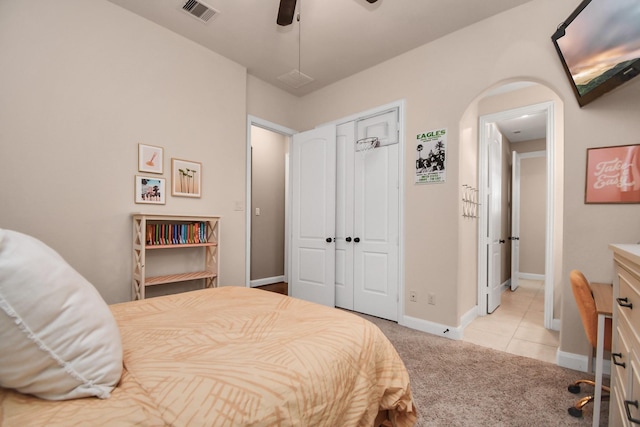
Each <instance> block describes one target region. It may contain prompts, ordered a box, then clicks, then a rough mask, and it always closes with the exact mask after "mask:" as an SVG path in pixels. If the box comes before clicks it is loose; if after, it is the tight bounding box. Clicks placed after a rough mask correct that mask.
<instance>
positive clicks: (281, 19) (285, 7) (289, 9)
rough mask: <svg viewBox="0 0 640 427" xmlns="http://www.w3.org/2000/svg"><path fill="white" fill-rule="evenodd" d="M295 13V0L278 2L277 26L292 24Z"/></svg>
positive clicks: (370, 0) (370, 1)
mask: <svg viewBox="0 0 640 427" xmlns="http://www.w3.org/2000/svg"><path fill="white" fill-rule="evenodd" d="M367 1H368V2H369V3H375V2H377V1H378V0H367ZM295 12H296V0H280V8H279V9H278V19H277V20H276V22H277V23H278V25H282V26H283V27H284V26H287V25H291V23H292V22H293V15H295Z"/></svg>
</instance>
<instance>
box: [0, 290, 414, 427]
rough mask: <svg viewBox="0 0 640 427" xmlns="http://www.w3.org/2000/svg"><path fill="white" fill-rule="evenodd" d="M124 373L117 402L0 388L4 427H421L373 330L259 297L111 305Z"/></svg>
mask: <svg viewBox="0 0 640 427" xmlns="http://www.w3.org/2000/svg"><path fill="white" fill-rule="evenodd" d="M112 311H113V314H114V316H115V318H116V320H117V321H118V325H119V327H120V330H121V333H122V340H123V347H124V367H125V371H124V374H123V376H122V380H121V382H120V384H119V385H118V387H117V388H116V389H115V390H114V391H113V393H112V397H111V398H109V399H106V400H100V399H95V398H87V399H79V400H72V401H65V402H50V401H45V400H41V399H37V398H34V397H31V396H25V395H21V394H19V393H15V392H12V391H9V390H2V389H0V425H1V426H3V427H9V426H45V425H46V426H65V427H66V426H107V425H109V426H119V425H121V426H130V425H138V426H169V425H171V426H196V427H199V426H230V427H231V426H296V427H298V426H300V427H303V426H309V427H319V426H331V427H347V426H368V427H369V426H372V425H373V424H374V420H375V419H376V417H377V416H378V413H379V412H380V411H384V410H388V418H389V421H387V425H394V426H400V427H403V426H412V425H414V423H415V420H416V413H415V408H414V407H413V404H412V400H411V391H410V388H409V377H408V374H407V372H406V370H405V367H404V365H403V363H402V361H401V360H400V358H399V357H398V355H397V353H396V351H395V349H394V348H393V346H392V345H391V344H390V343H389V341H388V340H387V339H386V337H385V336H384V335H383V334H382V333H381V332H380V330H379V329H378V328H377V327H376V326H375V325H373V324H371V323H370V322H368V321H366V320H364V319H362V318H360V317H358V316H356V315H353V314H350V313H347V312H344V311H341V310H337V309H330V308H327V307H323V306H319V305H315V304H311V303H308V302H305V301H301V300H297V299H294V298H289V297H284V296H282V295H279V294H275V293H271V292H265V291H261V290H255V289H247V288H240V287H222V288H217V289H206V290H202V291H194V292H188V293H183V294H178V295H172V296H168V297H160V298H153V299H147V300H144V301H135V302H130V303H123V304H116V305H113V306H112Z"/></svg>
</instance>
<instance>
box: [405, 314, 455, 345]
mask: <svg viewBox="0 0 640 427" xmlns="http://www.w3.org/2000/svg"><path fill="white" fill-rule="evenodd" d="M399 323H400V325H402V326H406V327H407V328H411V329H415V330H418V331H422V332H427V333H429V334H432V335H438V336H441V337H444V338H449V339H452V340H461V339H462V328H461V327H454V326H448V325H442V324H440V323H435V322H429V321H428V320H423V319H417V318H415V317H411V316H403V317H402V319H401V322H399Z"/></svg>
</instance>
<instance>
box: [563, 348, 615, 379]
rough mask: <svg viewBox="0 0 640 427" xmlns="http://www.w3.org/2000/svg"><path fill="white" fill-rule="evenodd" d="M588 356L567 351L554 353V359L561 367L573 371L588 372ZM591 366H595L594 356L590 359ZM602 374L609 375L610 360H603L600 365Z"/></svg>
mask: <svg viewBox="0 0 640 427" xmlns="http://www.w3.org/2000/svg"><path fill="white" fill-rule="evenodd" d="M588 357H589V356H585V355H583V354H575V353H567V352H566V351H560V350H558V352H557V353H556V361H557V364H558V366H561V367H563V368H569V369H573V370H574V371H580V372H586V373H591V374H592V373H593V372H588V371H589V368H588ZM592 366H595V358H593V360H592ZM602 374H603V375H611V361H610V360H604V364H603V366H602Z"/></svg>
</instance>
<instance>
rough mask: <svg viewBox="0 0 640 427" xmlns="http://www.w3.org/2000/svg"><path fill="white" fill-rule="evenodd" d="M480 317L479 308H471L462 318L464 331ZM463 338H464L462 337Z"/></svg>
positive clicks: (461, 322) (461, 323) (461, 325)
mask: <svg viewBox="0 0 640 427" xmlns="http://www.w3.org/2000/svg"><path fill="white" fill-rule="evenodd" d="M476 317H478V306H477V305H475V306H473V307H472V308H471V310H469V311H467V312H466V313H465V314H463V315H462V317H461V318H460V327H461V328H462V329H463V330H464V328H466V327H467V326H469V324H470V323H471V322H473V320H474V319H475V318H476ZM460 338H462V336H461V337H460Z"/></svg>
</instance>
